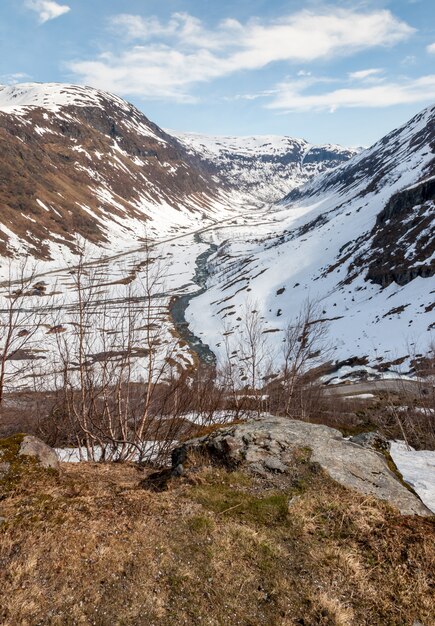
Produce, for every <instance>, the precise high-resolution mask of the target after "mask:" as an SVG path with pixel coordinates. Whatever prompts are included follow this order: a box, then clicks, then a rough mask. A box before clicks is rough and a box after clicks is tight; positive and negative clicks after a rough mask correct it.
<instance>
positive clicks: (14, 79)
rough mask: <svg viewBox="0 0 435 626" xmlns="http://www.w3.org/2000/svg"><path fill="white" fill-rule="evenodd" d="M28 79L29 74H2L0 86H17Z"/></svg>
mask: <svg viewBox="0 0 435 626" xmlns="http://www.w3.org/2000/svg"><path fill="white" fill-rule="evenodd" d="M29 79H30V76H29V74H26V73H25V72H15V73H13V74H2V75H1V76H0V84H4V85H17V84H18V83H22V82H24V81H27V80H29Z"/></svg>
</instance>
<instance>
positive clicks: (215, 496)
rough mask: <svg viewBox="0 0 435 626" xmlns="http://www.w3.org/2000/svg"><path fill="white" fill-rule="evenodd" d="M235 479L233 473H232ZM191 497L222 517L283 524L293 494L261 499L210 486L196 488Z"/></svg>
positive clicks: (279, 494) (214, 484)
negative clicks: (290, 496)
mask: <svg viewBox="0 0 435 626" xmlns="http://www.w3.org/2000/svg"><path fill="white" fill-rule="evenodd" d="M230 476H231V474H230ZM190 496H191V498H192V499H193V500H195V501H196V502H199V503H200V504H202V505H203V506H204V507H205V508H207V509H209V510H211V511H213V512H214V513H216V514H218V515H222V516H229V517H232V518H237V519H244V520H246V521H249V522H252V523H255V524H260V525H271V524H278V523H280V524H282V523H285V522H286V520H287V513H288V498H289V495H288V494H287V493H285V492H284V493H283V492H276V493H272V494H268V495H265V496H262V497H258V496H255V495H253V494H252V493H249V492H247V491H242V490H240V489H236V488H235V487H231V486H229V485H228V484H222V483H209V484H206V485H201V486H197V487H194V488H193V489H192V491H191V494H190Z"/></svg>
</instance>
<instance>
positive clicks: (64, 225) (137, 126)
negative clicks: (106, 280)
mask: <svg viewBox="0 0 435 626" xmlns="http://www.w3.org/2000/svg"><path fill="white" fill-rule="evenodd" d="M0 181H1V185H0V203H1V206H2V213H1V219H0V254H2V255H4V254H6V253H7V252H8V251H9V252H10V251H11V249H12V250H13V249H22V248H23V246H24V247H25V248H26V249H27V250H28V251H29V252H30V253H31V254H32V255H33V256H35V257H38V258H43V259H47V258H50V257H56V254H59V248H61V249H62V248H63V247H65V246H67V247H70V248H73V247H74V240H75V237H76V234H78V235H81V236H82V237H84V238H86V239H88V240H89V241H91V242H92V243H94V244H97V245H99V246H105V247H107V248H109V249H111V250H112V249H113V248H119V249H122V248H123V247H124V246H125V245H126V244H128V245H131V243H132V242H134V241H135V240H137V239H138V238H140V237H141V236H143V235H144V234H145V226H146V229H147V234H148V235H149V236H152V237H154V236H160V235H162V234H164V233H166V232H169V231H171V232H172V231H173V230H174V229H179V228H190V229H192V228H195V227H196V228H198V227H199V226H201V225H202V224H204V223H207V222H209V221H212V220H214V219H216V218H220V219H221V218H222V217H223V216H225V215H226V214H231V213H230V212H229V211H228V209H226V208H225V206H228V205H229V204H230V203H228V201H227V200H225V197H226V192H225V190H224V189H222V185H218V179H217V178H216V176H215V175H214V173H213V172H211V171H210V168H208V167H207V168H206V167H205V166H204V164H203V163H202V162H201V161H200V160H199V159H198V158H196V157H195V156H192V155H191V154H190V153H188V152H187V150H186V149H185V148H184V147H183V146H182V145H181V144H180V143H179V142H178V141H177V140H176V139H175V138H173V137H171V136H169V135H168V134H167V133H165V132H164V131H162V130H161V129H160V128H159V127H158V126H156V125H155V124H153V123H152V122H150V121H149V120H148V119H147V118H146V117H145V116H144V115H143V114H142V113H141V112H140V111H138V109H136V108H135V107H134V106H132V105H130V104H128V103H127V102H125V101H124V100H122V99H121V98H118V97H117V96H114V95H111V94H108V93H105V92H102V91H99V90H96V89H92V88H90V87H78V86H74V85H63V84H51V83H50V84H35V83H29V84H22V85H15V86H7V87H1V88H0ZM223 201H225V206H224V204H223Z"/></svg>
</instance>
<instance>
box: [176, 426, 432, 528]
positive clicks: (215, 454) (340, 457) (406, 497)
mask: <svg viewBox="0 0 435 626" xmlns="http://www.w3.org/2000/svg"><path fill="white" fill-rule="evenodd" d="M363 443H365V442H363ZM301 448H302V449H309V450H310V451H311V456H310V460H311V461H312V462H314V463H318V464H319V465H320V466H321V467H322V468H323V469H324V470H325V471H326V472H327V473H328V474H329V475H330V476H331V478H333V479H334V480H336V481H337V482H338V483H340V484H341V485H344V486H345V487H348V488H351V489H355V490H356V491H359V492H360V493H363V494H369V495H372V496H375V497H377V498H379V499H381V500H386V501H387V502H389V503H390V504H391V505H393V506H394V507H396V508H397V509H398V510H399V511H400V512H401V513H402V514H404V515H423V516H428V515H432V513H431V511H430V510H429V509H428V508H426V506H425V505H424V504H423V503H422V502H421V500H420V499H419V498H418V496H417V495H416V494H415V493H413V492H412V491H411V490H410V489H408V488H407V486H406V485H405V484H404V483H403V481H401V479H400V474H399V473H397V475H396V474H395V473H394V472H393V471H392V470H391V469H390V468H389V466H388V463H387V458H386V457H385V456H384V455H383V454H382V453H381V452H378V451H377V450H375V449H373V448H371V447H365V446H364V445H360V444H359V443H356V442H354V441H350V440H347V439H345V438H344V437H343V435H342V434H341V432H340V431H338V430H336V429H334V428H330V427H328V426H322V425H319V424H309V423H307V422H301V421H297V420H291V419H287V418H283V417H275V416H269V415H267V416H262V417H260V418H257V419H254V420H250V421H248V422H245V423H242V424H234V425H230V426H226V427H225V426H224V427H222V428H220V429H219V430H216V431H214V432H213V433H211V434H209V435H206V436H205V437H199V438H197V439H192V440H190V441H187V442H185V443H184V444H183V446H182V450H183V452H182V454H178V453H177V450H175V451H174V455H173V456H174V457H175V458H176V459H177V461H178V463H177V470H178V472H179V471H180V467H179V466H180V462H179V461H180V458H183V460H184V463H183V465H185V466H189V465H191V464H195V465H198V463H204V462H205V463H212V464H213V463H214V464H220V465H224V466H225V467H227V468H229V469H235V468H237V467H240V466H244V467H246V468H247V469H248V470H250V471H252V472H254V473H256V474H260V475H261V474H267V473H269V474H270V473H277V472H280V473H281V472H285V471H286V467H287V465H288V464H289V463H291V462H292V459H293V457H294V452H295V450H300V449H301Z"/></svg>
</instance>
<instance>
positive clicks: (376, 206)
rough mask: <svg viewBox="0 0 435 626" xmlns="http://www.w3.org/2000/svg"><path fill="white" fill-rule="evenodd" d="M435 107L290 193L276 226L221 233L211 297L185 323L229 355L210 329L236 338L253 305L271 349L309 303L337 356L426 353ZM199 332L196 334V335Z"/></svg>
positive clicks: (370, 360) (387, 358)
mask: <svg viewBox="0 0 435 626" xmlns="http://www.w3.org/2000/svg"><path fill="white" fill-rule="evenodd" d="M434 153H435V107H429V108H427V109H425V110H424V111H422V112H421V113H420V114H418V115H416V116H415V117H414V118H413V119H412V120H410V121H409V122H408V123H407V124H405V125H404V126H403V127H402V128H399V129H397V130H395V131H393V132H392V133H390V134H389V135H387V136H386V137H384V138H383V139H381V140H380V141H379V142H377V143H376V144H375V145H374V146H372V147H371V148H369V149H368V150H365V151H364V152H362V153H361V154H359V155H357V156H355V157H353V158H352V159H351V160H350V161H349V162H348V163H345V164H343V165H341V166H340V167H339V168H337V169H336V170H334V171H332V172H330V173H325V174H323V175H321V176H320V177H318V178H316V179H314V180H313V181H311V183H308V185H306V186H305V187H302V188H299V189H297V190H294V191H292V192H291V193H290V194H289V195H288V196H287V197H286V198H285V199H284V200H283V201H282V202H280V203H278V204H277V205H275V207H274V217H275V222H274V223H273V224H271V223H270V224H263V225H261V226H260V227H259V228H257V229H255V231H251V232H249V230H248V229H243V228H240V229H239V230H238V231H237V233H236V232H235V231H234V230H233V231H232V232H231V235H230V233H229V231H228V230H227V231H225V229H223V230H222V231H221V241H222V242H223V243H222V245H221V247H220V248H219V249H218V251H217V252H216V254H215V256H214V257H211V259H210V266H209V269H210V272H211V276H210V278H209V281H208V289H207V291H206V293H205V294H203V295H201V296H200V297H199V298H197V299H194V300H192V302H191V305H190V308H189V309H188V311H187V315H188V320H189V322H190V324H191V326H192V328H193V329H194V330H195V332H196V333H197V334H200V333H203V336H205V337H207V340H208V341H209V344H210V346H211V347H212V349H213V350H216V351H217V352H218V353H220V354H222V351H223V344H222V342H221V336H220V334H219V333H218V332H216V330H215V329H217V328H221V327H222V326H223V325H224V324H226V325H227V330H228V332H230V333H231V334H232V335H233V337H235V338H236V337H237V334H238V333H240V328H241V322H240V319H238V318H240V314H241V311H242V310H243V307H244V306H245V305H246V302H247V301H250V302H253V303H255V308H256V309H257V310H259V311H260V313H261V316H262V320H263V323H264V326H265V330H266V332H268V333H270V334H269V335H268V337H269V338H270V343H271V349H276V350H279V349H280V348H279V346H280V344H281V343H282V339H283V334H282V333H283V330H284V329H285V327H286V325H287V324H288V322H289V320H291V319H292V318H294V317H295V315H297V313H298V312H299V311H300V310H301V308H302V307H303V304H304V302H306V300H307V298H309V299H311V300H312V301H315V302H317V304H318V309H319V315H320V319H321V320H323V321H324V322H325V324H328V326H329V332H330V337H331V342H332V344H333V357H334V358H335V359H336V360H337V361H342V360H348V359H353V358H355V357H358V359H359V363H360V365H362V367H361V368H360V370H364V365H371V366H374V365H377V366H379V367H380V368H381V369H389V368H391V367H393V366H394V363H396V364H397V365H400V364H402V363H405V367H406V364H408V366H409V361H408V360H407V358H408V355H410V354H411V356H412V353H413V351H414V352H415V353H417V354H418V353H419V352H421V351H423V352H424V351H425V350H426V349H427V345H428V343H429V341H430V336H431V332H432V331H433V328H434V326H433V306H434V298H433V288H434V284H433V278H432V277H433V275H434V273H435V265H434V263H435V261H434V254H435V232H434V228H435V224H434V216H435V211H434V200H435V196H434V185H433V180H434V178H433V177H434V173H435V160H434ZM200 336H201V335H200ZM234 358H236V356H235V355H234Z"/></svg>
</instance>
